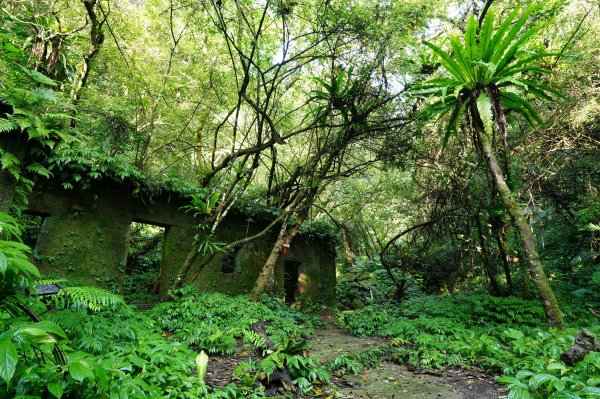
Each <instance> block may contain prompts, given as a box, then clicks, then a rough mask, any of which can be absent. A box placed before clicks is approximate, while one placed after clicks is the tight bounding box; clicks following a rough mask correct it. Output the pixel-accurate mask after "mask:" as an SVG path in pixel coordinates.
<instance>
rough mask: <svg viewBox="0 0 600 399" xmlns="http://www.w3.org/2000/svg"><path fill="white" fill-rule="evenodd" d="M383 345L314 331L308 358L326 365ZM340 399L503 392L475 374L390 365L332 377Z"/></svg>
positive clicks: (485, 398) (474, 398)
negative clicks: (310, 357)
mask: <svg viewBox="0 0 600 399" xmlns="http://www.w3.org/2000/svg"><path fill="white" fill-rule="evenodd" d="M383 343H385V340H384V339H382V338H374V337H367V338H358V337H352V336H349V335H347V334H346V333H345V332H344V331H342V330H340V329H338V328H336V327H333V326H331V325H330V326H329V327H328V328H327V329H325V330H320V331H317V332H316V333H315V334H314V335H313V336H312V337H311V338H310V339H309V344H310V348H311V349H310V355H311V356H314V357H317V358H318V359H320V360H321V361H322V362H327V361H330V360H333V359H335V358H336V357H339V356H342V355H353V354H354V355H356V354H359V353H361V352H364V351H366V350H368V349H372V348H375V347H377V346H379V345H381V344H383ZM332 383H335V384H336V385H337V387H338V388H337V392H338V393H339V394H340V395H341V398H373V399H375V398H377V399H379V398H381V399H383V398H385V399H390V398H397V399H413V398H436V399H438V398H444V399H498V398H501V397H503V396H504V395H503V393H504V390H503V389H502V387H500V386H499V385H496V384H494V383H493V378H491V377H489V376H487V375H485V374H483V373H481V372H478V371H459V370H457V371H448V372H444V373H433V374H425V373H414V372H410V371H408V370H406V368H405V367H403V366H400V365H398V364H395V363H391V362H382V363H381V364H380V366H379V367H377V368H374V369H370V370H367V371H366V372H364V373H362V374H360V375H348V376H345V377H341V378H336V377H334V378H333V380H332Z"/></svg>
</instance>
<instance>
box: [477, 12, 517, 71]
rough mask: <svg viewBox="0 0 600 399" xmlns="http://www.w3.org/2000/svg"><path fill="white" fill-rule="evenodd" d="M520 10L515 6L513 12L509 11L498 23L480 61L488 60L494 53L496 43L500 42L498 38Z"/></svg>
mask: <svg viewBox="0 0 600 399" xmlns="http://www.w3.org/2000/svg"><path fill="white" fill-rule="evenodd" d="M520 11H521V8H520V7H516V8H515V9H514V10H513V12H511V13H510V14H509V15H508V16H507V17H506V19H504V21H503V22H502V23H501V24H500V26H499V27H498V29H497V30H496V33H495V34H494V35H493V36H492V39H491V40H490V43H489V45H488V46H487V49H486V51H485V53H484V54H483V57H482V61H485V62H488V61H490V59H491V56H492V54H493V53H494V51H495V50H496V48H497V46H498V43H500V40H501V39H502V37H503V36H504V33H505V32H506V30H507V29H508V28H509V27H510V24H511V23H512V21H513V20H514V19H515V17H516V16H517V15H519V12H520Z"/></svg>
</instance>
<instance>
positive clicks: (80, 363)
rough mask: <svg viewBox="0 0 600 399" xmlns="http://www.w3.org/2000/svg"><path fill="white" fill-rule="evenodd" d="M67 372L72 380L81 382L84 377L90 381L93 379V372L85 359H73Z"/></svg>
mask: <svg viewBox="0 0 600 399" xmlns="http://www.w3.org/2000/svg"><path fill="white" fill-rule="evenodd" d="M69 374H71V377H73V379H74V380H77V381H79V382H83V380H85V379H86V378H87V379H89V380H90V381H93V380H94V372H93V371H92V368H91V367H90V365H89V364H88V363H87V362H86V361H85V360H81V359H80V360H75V361H74V362H72V363H71V364H69Z"/></svg>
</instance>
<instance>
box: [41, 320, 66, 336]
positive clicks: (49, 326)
mask: <svg viewBox="0 0 600 399" xmlns="http://www.w3.org/2000/svg"><path fill="white" fill-rule="evenodd" d="M35 325H36V326H37V327H38V328H39V329H41V330H44V331H46V332H47V333H49V334H54V335H56V336H57V337H59V338H63V339H67V334H65V332H64V331H63V329H62V328H61V327H60V326H59V325H58V324H54V323H52V322H51V321H48V320H42V321H39V322H37V323H35Z"/></svg>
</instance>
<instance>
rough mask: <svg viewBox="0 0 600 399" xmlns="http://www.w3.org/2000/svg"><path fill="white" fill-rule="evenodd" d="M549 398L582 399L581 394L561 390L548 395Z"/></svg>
mask: <svg viewBox="0 0 600 399" xmlns="http://www.w3.org/2000/svg"><path fill="white" fill-rule="evenodd" d="M548 399H582V398H581V396H579V395H575V394H574V393H571V392H566V391H560V392H555V393H553V394H552V395H550V396H549V397H548Z"/></svg>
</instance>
